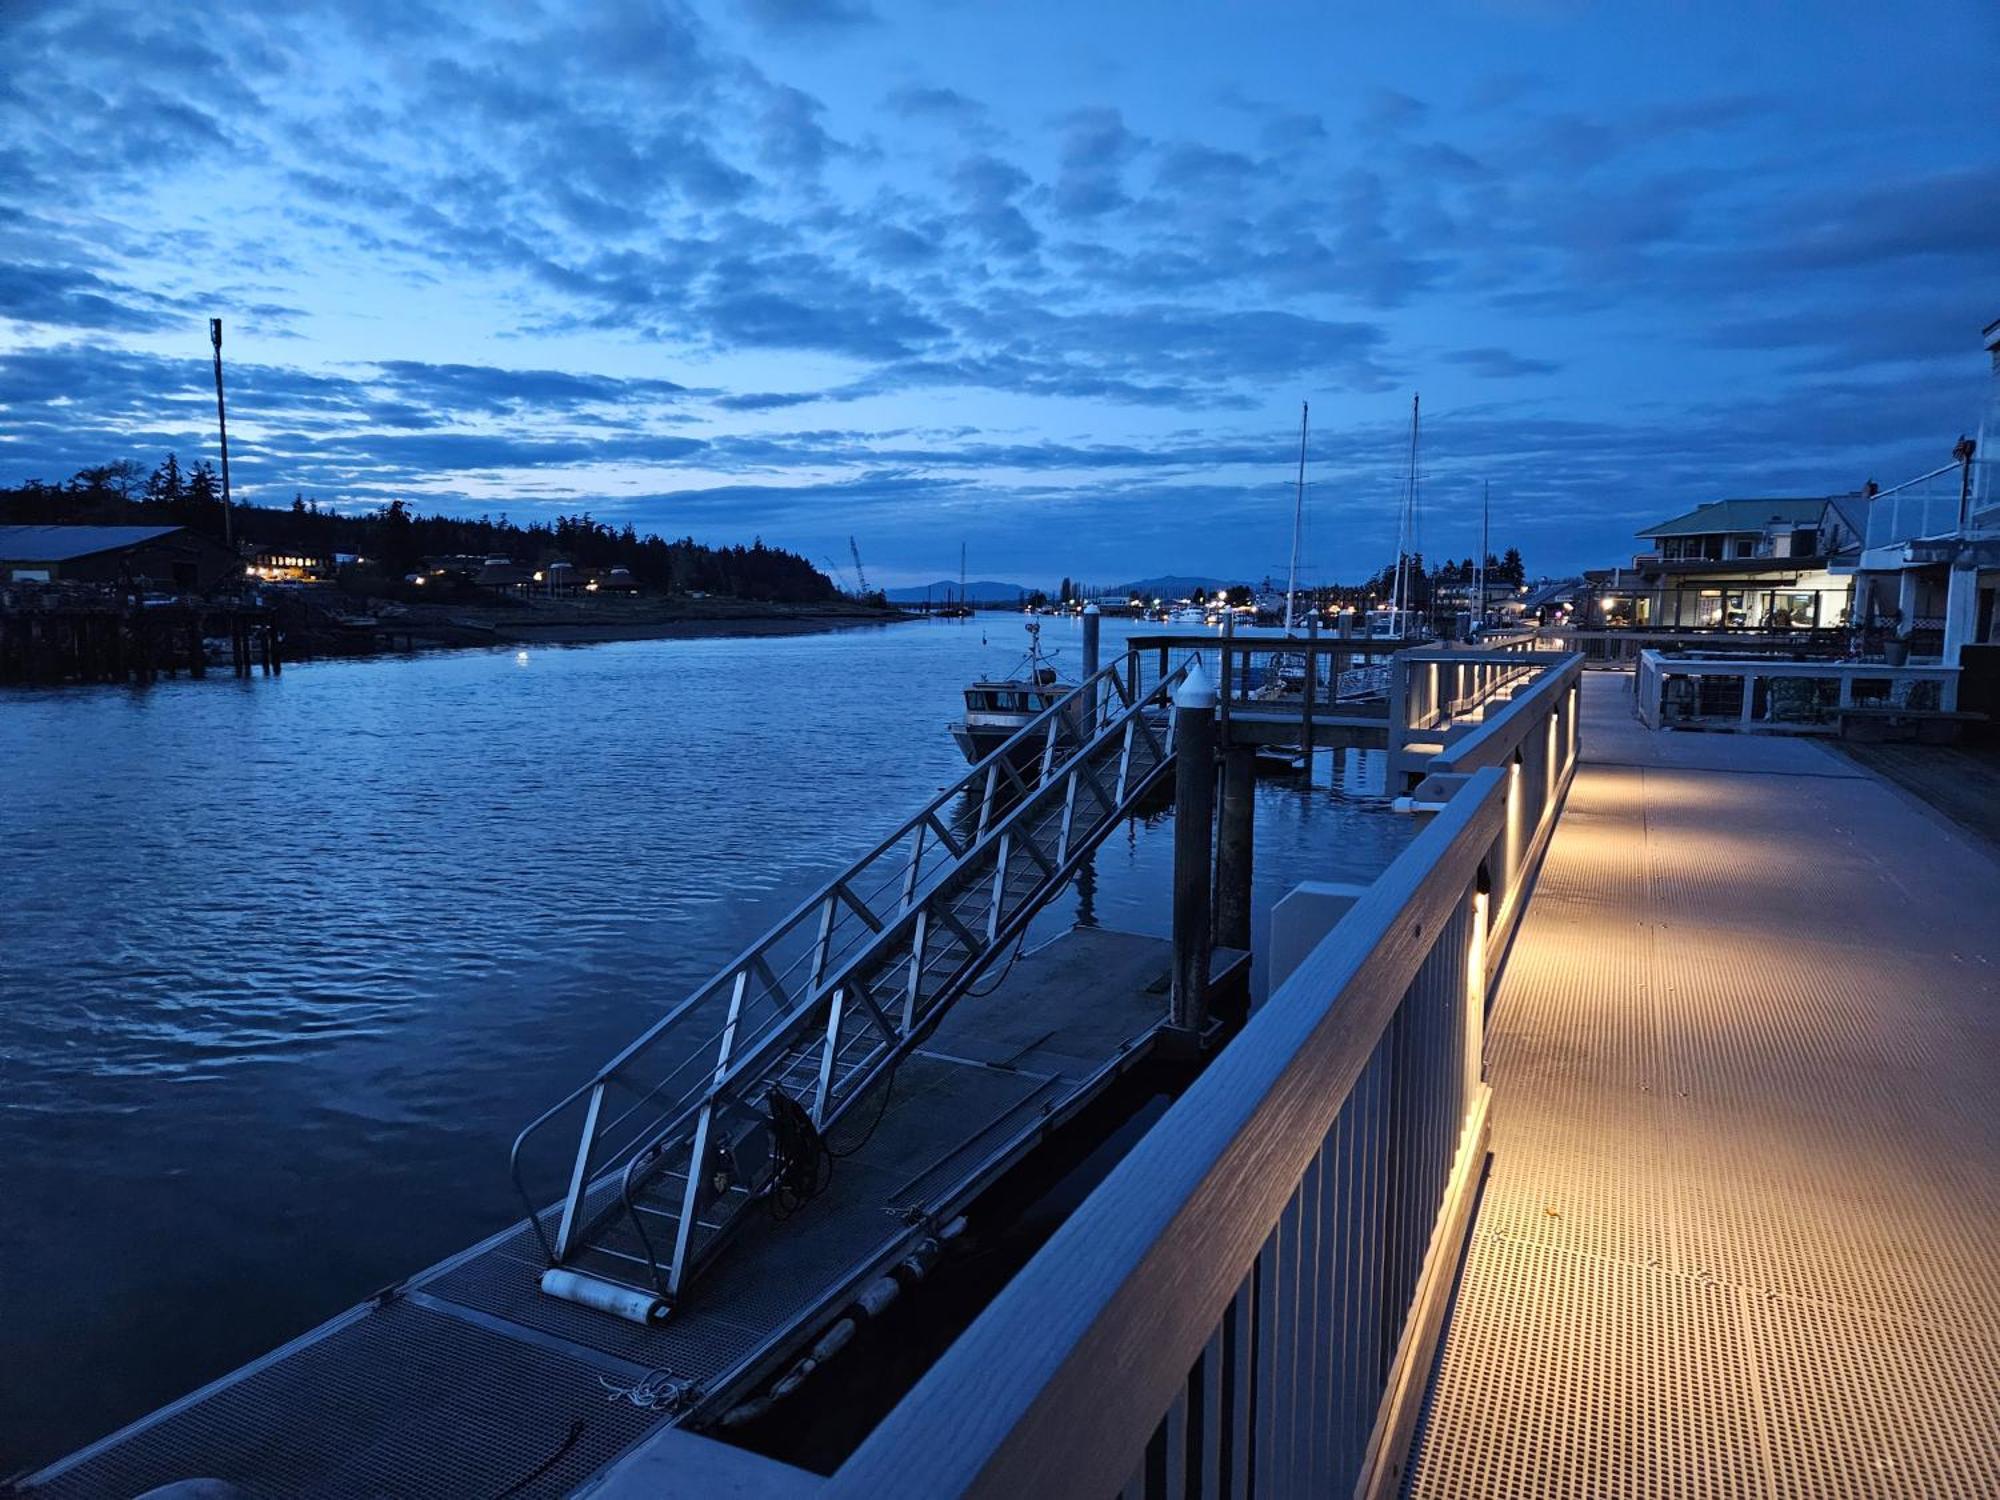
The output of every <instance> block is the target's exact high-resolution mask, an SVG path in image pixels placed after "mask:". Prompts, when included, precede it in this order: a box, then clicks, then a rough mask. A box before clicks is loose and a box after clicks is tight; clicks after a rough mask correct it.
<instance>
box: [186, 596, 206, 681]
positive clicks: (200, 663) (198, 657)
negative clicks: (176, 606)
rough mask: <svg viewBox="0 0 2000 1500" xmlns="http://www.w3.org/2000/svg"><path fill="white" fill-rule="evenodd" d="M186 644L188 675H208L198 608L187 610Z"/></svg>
mask: <svg viewBox="0 0 2000 1500" xmlns="http://www.w3.org/2000/svg"><path fill="white" fill-rule="evenodd" d="M187 645H188V676H190V677H206V676H207V675H208V657H207V654H206V653H205V652H204V650H203V648H202V639H201V611H200V610H199V609H191V610H189V611H188V628H187Z"/></svg>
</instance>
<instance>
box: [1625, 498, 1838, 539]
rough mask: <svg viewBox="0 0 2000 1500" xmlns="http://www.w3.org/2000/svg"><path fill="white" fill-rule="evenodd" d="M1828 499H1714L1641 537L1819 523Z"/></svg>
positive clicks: (1650, 529)
mask: <svg viewBox="0 0 2000 1500" xmlns="http://www.w3.org/2000/svg"><path fill="white" fill-rule="evenodd" d="M1825 512H1826V498H1825V497H1824V496H1820V497H1818V498H1816V499H1812V500H1711V501H1709V502H1708V504H1706V505H1698V506H1696V507H1695V508H1694V509H1693V510H1691V511H1689V512H1688V513H1687V514H1686V515H1684V516H1675V517H1674V518H1673V519H1672V520H1671V521H1662V522H1660V524H1659V525H1657V526H1648V527H1647V528H1646V529H1645V530H1643V531H1641V532H1639V533H1638V535H1640V536H1706V535H1710V534H1712V533H1715V532H1734V531H1762V530H1763V529H1764V528H1765V527H1766V526H1768V525H1770V524H1771V523H1772V522H1774V521H1775V522H1777V523H1778V524H1779V525H1781V526H1807V525H1815V524H1817V523H1818V521H1819V518H1820V517H1821V516H1822V515H1824V514H1825Z"/></svg>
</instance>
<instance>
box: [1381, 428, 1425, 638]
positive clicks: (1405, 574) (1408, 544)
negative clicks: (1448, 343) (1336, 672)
mask: <svg viewBox="0 0 2000 1500" xmlns="http://www.w3.org/2000/svg"><path fill="white" fill-rule="evenodd" d="M1422 399H1423V398H1422V397H1421V396H1420V395H1417V394H1412V395H1411V397H1410V478H1409V485H1408V488H1407V489H1405V490H1404V492H1403V514H1402V517H1401V522H1400V524H1399V525H1398V526H1397V527H1396V590H1395V594H1394V596H1393V597H1392V598H1391V599H1390V601H1389V608H1390V609H1391V611H1393V613H1391V615H1390V616H1389V620H1390V624H1391V626H1392V627H1393V628H1395V629H1397V630H1400V629H1402V628H1403V626H1402V618H1401V612H1402V611H1403V610H1405V609H1407V608H1409V603H1410V597H1411V595H1413V594H1414V593H1415V592H1416V579H1415V578H1414V577H1412V576H1411V572H1410V553H1411V552H1413V551H1414V550H1415V549H1416V545H1417V411H1418V402H1419V401H1421V400H1422Z"/></svg>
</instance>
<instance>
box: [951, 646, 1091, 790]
mask: <svg viewBox="0 0 2000 1500" xmlns="http://www.w3.org/2000/svg"><path fill="white" fill-rule="evenodd" d="M1027 631H1028V653H1027V655H1025V656H1024V657H1022V658H1021V660H1020V661H1019V662H1017V663H1016V664H1015V666H1014V668H1013V670H1012V671H1010V672H1009V673H1008V674H1007V675H1006V676H1005V677H980V678H976V679H975V680H973V681H972V682H969V683H967V684H966V686H965V718H964V719H962V720H961V721H959V722H958V723H956V724H953V725H951V726H950V727H951V737H952V738H953V739H954V740H956V741H957V742H958V748H959V750H960V751H961V752H963V754H964V756H965V758H966V759H967V760H968V761H970V762H972V763H973V764H975V765H977V764H978V763H979V762H980V761H982V760H984V759H985V758H986V757H987V756H989V755H991V754H992V753H993V752H994V751H995V750H998V749H999V748H1000V747H1001V746H1002V745H1004V744H1006V743H1007V741H1008V740H1010V739H1012V738H1013V737H1014V735H1015V734H1016V733H1017V732H1019V731H1020V730H1021V729H1022V728H1023V727H1025V726H1026V725H1027V723H1028V722H1029V721H1030V720H1031V719H1033V718H1034V717H1035V716H1036V715H1037V714H1039V713H1040V712H1041V711H1042V710H1043V709H1045V708H1048V707H1049V706H1050V705H1052V704H1053V703H1055V702H1056V700H1057V699H1059V698H1061V697H1062V696H1063V694H1065V693H1067V692H1069V691H1070V690H1071V689H1073V688H1074V687H1075V686H1076V684H1075V683H1071V682H1064V681H1063V680H1062V679H1061V677H1060V676H1059V675H1058V673H1057V672H1056V669H1055V665H1054V656H1053V654H1052V653H1049V652H1046V651H1044V650H1043V649H1042V627H1041V625H1040V624H1039V623H1038V622H1036V621H1033V620H1030V621H1029V622H1028V625H1027Z"/></svg>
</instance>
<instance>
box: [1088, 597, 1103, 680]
mask: <svg viewBox="0 0 2000 1500" xmlns="http://www.w3.org/2000/svg"><path fill="white" fill-rule="evenodd" d="M1103 629H1104V617H1103V616H1102V615H1100V614H1099V613H1098V612H1097V606H1096V605H1095V604H1086V605H1084V607H1083V680H1084V681H1085V682H1088V681H1090V679H1091V678H1093V677H1095V676H1096V675H1097V648H1098V642H1099V640H1100V638H1101V635H1102V632H1103Z"/></svg>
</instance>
